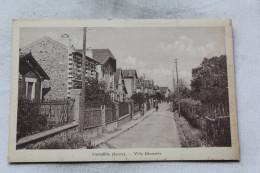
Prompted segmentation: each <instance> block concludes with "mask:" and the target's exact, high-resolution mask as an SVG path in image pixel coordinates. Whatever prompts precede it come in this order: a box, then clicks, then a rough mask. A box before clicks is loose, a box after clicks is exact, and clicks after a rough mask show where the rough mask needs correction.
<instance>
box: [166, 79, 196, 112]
mask: <svg viewBox="0 0 260 173" xmlns="http://www.w3.org/2000/svg"><path fill="white" fill-rule="evenodd" d="M178 89H179V95H178ZM190 95H191V91H190V89H189V88H188V86H187V83H186V82H185V81H184V80H182V79H179V82H178V86H176V87H175V89H174V92H173V93H172V94H171V95H170V97H171V98H170V99H171V100H172V102H173V106H174V110H177V108H178V102H179V101H180V100H182V99H187V98H190Z"/></svg>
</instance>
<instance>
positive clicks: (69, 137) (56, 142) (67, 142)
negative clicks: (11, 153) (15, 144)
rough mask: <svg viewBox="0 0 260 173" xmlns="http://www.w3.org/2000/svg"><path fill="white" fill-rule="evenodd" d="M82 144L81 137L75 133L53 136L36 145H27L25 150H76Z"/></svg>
mask: <svg viewBox="0 0 260 173" xmlns="http://www.w3.org/2000/svg"><path fill="white" fill-rule="evenodd" d="M83 144H84V139H83V136H82V135H80V134H79V133H77V132H68V133H65V134H59V135H55V136H53V137H51V138H48V139H46V140H44V141H41V142H37V143H36V144H29V145H27V146H26V149H77V148H81V147H82V146H83Z"/></svg>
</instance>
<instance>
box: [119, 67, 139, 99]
mask: <svg viewBox="0 0 260 173" xmlns="http://www.w3.org/2000/svg"><path fill="white" fill-rule="evenodd" d="M123 76H124V80H125V86H126V89H127V92H128V97H129V98H131V96H132V95H133V94H134V93H136V82H137V79H138V76H137V72H136V70H123Z"/></svg>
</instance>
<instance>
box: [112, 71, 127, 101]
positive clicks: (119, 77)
mask: <svg viewBox="0 0 260 173" xmlns="http://www.w3.org/2000/svg"><path fill="white" fill-rule="evenodd" d="M115 90H116V96H115V100H116V101H119V102H122V101H124V100H125V99H126V97H127V89H126V86H125V80H124V75H123V72H122V69H119V68H118V69H116V73H115Z"/></svg>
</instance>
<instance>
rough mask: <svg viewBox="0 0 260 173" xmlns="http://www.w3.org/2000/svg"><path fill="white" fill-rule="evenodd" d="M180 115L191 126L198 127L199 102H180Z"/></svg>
mask: <svg viewBox="0 0 260 173" xmlns="http://www.w3.org/2000/svg"><path fill="white" fill-rule="evenodd" d="M180 108H181V115H182V116H184V117H185V118H186V119H187V120H188V121H189V122H190V123H191V125H193V126H195V127H199V126H200V124H199V121H198V119H199V115H200V109H201V103H200V101H196V100H193V99H191V98H186V99H181V100H180Z"/></svg>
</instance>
